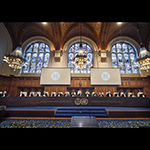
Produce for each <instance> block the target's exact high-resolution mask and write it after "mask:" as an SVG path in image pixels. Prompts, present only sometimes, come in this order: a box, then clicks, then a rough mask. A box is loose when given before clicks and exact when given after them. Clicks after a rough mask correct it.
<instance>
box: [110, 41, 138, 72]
mask: <svg viewBox="0 0 150 150" xmlns="http://www.w3.org/2000/svg"><path fill="white" fill-rule="evenodd" d="M111 58H112V65H113V68H120V73H139V70H138V68H137V67H136V66H135V65H134V63H135V62H136V60H137V58H136V50H135V49H134V48H133V47H132V46H131V45H130V44H128V43H125V42H122V43H116V44H114V45H113V46H112V48H111Z"/></svg>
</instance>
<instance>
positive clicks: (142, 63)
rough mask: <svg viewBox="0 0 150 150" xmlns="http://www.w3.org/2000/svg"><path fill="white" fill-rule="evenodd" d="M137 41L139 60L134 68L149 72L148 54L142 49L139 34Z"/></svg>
mask: <svg viewBox="0 0 150 150" xmlns="http://www.w3.org/2000/svg"><path fill="white" fill-rule="evenodd" d="M137 31H138V35H139V40H140V54H139V59H137V62H136V64H135V65H136V66H137V67H139V68H140V69H141V70H145V71H147V72H149V70H150V52H149V51H148V50H147V49H146V48H145V47H144V44H143V43H142V40H141V36H140V33H139V29H138V30H137Z"/></svg>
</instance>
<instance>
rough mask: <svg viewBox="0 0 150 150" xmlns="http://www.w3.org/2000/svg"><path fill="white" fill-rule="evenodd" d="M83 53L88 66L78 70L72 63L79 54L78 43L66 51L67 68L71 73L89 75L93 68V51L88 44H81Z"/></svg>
mask: <svg viewBox="0 0 150 150" xmlns="http://www.w3.org/2000/svg"><path fill="white" fill-rule="evenodd" d="M82 48H83V53H84V55H86V56H87V59H88V64H87V65H86V66H85V67H84V68H83V69H80V68H79V67H78V66H77V65H76V64H74V63H73V60H74V58H75V57H76V56H77V55H78V54H79V49H80V43H74V44H72V45H71V46H70V47H69V49H68V67H70V68H71V73H90V72H91V68H93V49H92V47H91V46H90V45H89V44H86V43H82Z"/></svg>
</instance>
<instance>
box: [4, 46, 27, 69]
mask: <svg viewBox="0 0 150 150" xmlns="http://www.w3.org/2000/svg"><path fill="white" fill-rule="evenodd" d="M3 61H4V62H6V63H8V66H9V67H10V68H13V69H14V71H16V69H21V67H22V66H25V59H24V58H22V48H21V47H20V46H18V47H17V48H16V49H15V50H14V51H13V52H12V53H10V54H8V55H6V56H4V58H3Z"/></svg>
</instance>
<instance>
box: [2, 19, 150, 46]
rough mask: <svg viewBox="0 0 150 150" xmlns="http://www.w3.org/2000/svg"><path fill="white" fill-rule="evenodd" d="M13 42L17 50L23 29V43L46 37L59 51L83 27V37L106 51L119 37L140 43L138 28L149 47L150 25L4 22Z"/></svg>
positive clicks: (77, 34)
mask: <svg viewBox="0 0 150 150" xmlns="http://www.w3.org/2000/svg"><path fill="white" fill-rule="evenodd" d="M4 25H5V26H6V28H7V30H8V32H9V33H10V35H11V38H12V41H13V47H14V48H15V47H16V46H17V44H18V43H20V38H21V35H22V30H23V28H24V29H25V31H24V34H23V41H22V42H24V41H25V40H27V39H28V38H30V37H32V36H44V37H46V38H48V39H49V40H51V41H52V42H53V43H54V46H55V47H57V49H59V48H61V47H63V45H64V44H65V42H67V40H69V39H70V38H73V37H75V36H79V35H80V25H82V36H86V37H88V38H91V39H92V40H93V41H95V43H96V44H97V45H98V47H99V48H100V49H101V48H103V49H105V48H106V47H107V44H108V43H109V42H110V41H111V40H112V39H113V38H115V37H117V36H128V37H130V38H133V39H134V40H136V41H137V42H139V36H138V33H137V28H139V29H140V35H141V38H142V42H143V43H144V44H145V46H146V47H148V44H149V41H150V23H149V22H148V23H144V22H142V23H136V22H135V23H132V22H129V23H128V22H123V23H122V24H121V25H118V24H117V23H116V22H82V23H79V22H57V23H56V22H47V24H45V25H44V24H43V23H42V22H27V23H26V22H4Z"/></svg>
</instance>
